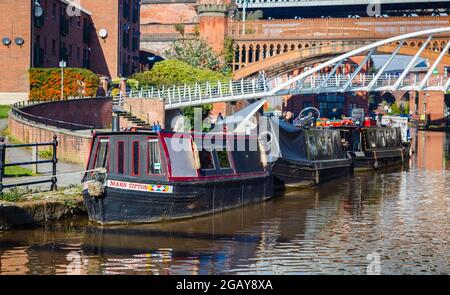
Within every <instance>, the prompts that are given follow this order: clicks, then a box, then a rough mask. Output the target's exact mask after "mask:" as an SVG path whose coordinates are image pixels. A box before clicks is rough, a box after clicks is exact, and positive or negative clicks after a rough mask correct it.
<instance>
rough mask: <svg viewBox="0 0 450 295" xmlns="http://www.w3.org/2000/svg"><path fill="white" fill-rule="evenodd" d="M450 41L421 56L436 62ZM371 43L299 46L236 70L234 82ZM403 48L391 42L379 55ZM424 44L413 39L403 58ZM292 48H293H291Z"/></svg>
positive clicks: (436, 44) (437, 43) (276, 72)
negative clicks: (261, 72) (262, 72)
mask: <svg viewBox="0 0 450 295" xmlns="http://www.w3.org/2000/svg"><path fill="white" fill-rule="evenodd" d="M447 42H448V41H446V40H445V41H444V40H437V41H435V42H433V44H430V45H429V46H428V48H427V49H425V50H424V51H423V52H422V54H421V57H423V58H427V59H430V60H435V59H436V58H437V57H438V56H439V53H440V52H442V50H443V49H444V48H445V45H446V44H447ZM372 43H373V42H371V41H359V42H355V41H352V42H348V41H340V42H324V43H322V42H321V43H312V44H310V43H309V42H306V43H299V44H298V45H297V48H296V49H294V50H290V51H287V52H284V53H281V54H275V55H270V56H269V57H267V58H262V59H260V60H259V61H258V62H254V63H251V64H248V65H247V66H245V67H243V68H241V69H239V70H236V71H235V72H234V74H233V77H234V79H242V78H247V77H251V76H252V75H255V74H257V73H258V72H260V71H265V72H266V73H268V75H269V76H274V75H279V74H284V73H286V72H288V71H289V70H292V69H295V68H299V67H303V66H310V65H312V64H313V63H317V62H321V61H323V60H326V59H329V58H330V57H332V56H338V55H341V54H344V53H347V52H350V51H352V50H355V49H358V48H360V47H361V46H363V45H368V44H372ZM399 45H400V41H396V42H391V43H390V44H386V45H383V46H380V47H378V48H377V52H378V53H393V52H394V51H395V50H396V49H397V47H398V46H399ZM422 45H423V41H421V40H413V41H407V42H405V43H404V45H403V46H402V48H401V49H400V51H399V54H402V55H414V54H415V53H416V52H417V50H418V48H420V47H422ZM291 48H292V46H291ZM443 63H445V64H449V65H450V49H449V51H448V52H447V53H446V55H445V56H444V57H443Z"/></svg>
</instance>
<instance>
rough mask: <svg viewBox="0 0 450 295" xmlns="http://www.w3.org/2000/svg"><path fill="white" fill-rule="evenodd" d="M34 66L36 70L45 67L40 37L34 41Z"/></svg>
mask: <svg viewBox="0 0 450 295" xmlns="http://www.w3.org/2000/svg"><path fill="white" fill-rule="evenodd" d="M33 55H34V56H33V60H34V62H33V66H34V67H36V68H39V67H42V66H43V65H44V50H43V49H42V48H41V37H40V36H39V35H38V36H36V39H35V41H34V47H33Z"/></svg>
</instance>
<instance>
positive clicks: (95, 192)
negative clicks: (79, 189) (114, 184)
mask: <svg viewBox="0 0 450 295" xmlns="http://www.w3.org/2000/svg"><path fill="white" fill-rule="evenodd" d="M107 172H108V171H107V170H106V169H104V168H101V169H98V170H95V171H94V172H93V173H92V179H91V180H90V181H89V183H88V193H89V195H90V196H91V197H94V198H99V197H101V196H102V195H103V194H104V192H105V183H106V175H107Z"/></svg>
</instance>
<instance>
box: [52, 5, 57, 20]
mask: <svg viewBox="0 0 450 295" xmlns="http://www.w3.org/2000/svg"><path fill="white" fill-rule="evenodd" d="M56 11H57V9H56V3H53V6H52V16H53V17H56Z"/></svg>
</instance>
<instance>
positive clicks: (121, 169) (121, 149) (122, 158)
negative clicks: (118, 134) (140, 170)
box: [117, 141, 125, 174]
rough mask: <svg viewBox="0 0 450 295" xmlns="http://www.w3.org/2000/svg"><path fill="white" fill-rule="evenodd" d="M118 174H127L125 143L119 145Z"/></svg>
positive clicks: (120, 142)
mask: <svg viewBox="0 0 450 295" xmlns="http://www.w3.org/2000/svg"><path fill="white" fill-rule="evenodd" d="M117 173H119V174H124V173H125V142H123V141H119V142H118V143H117Z"/></svg>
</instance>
